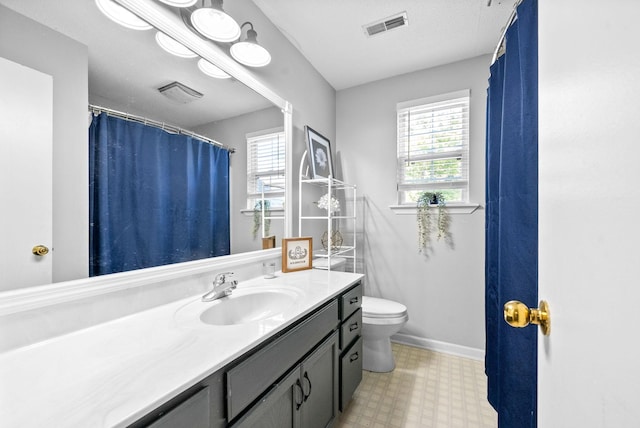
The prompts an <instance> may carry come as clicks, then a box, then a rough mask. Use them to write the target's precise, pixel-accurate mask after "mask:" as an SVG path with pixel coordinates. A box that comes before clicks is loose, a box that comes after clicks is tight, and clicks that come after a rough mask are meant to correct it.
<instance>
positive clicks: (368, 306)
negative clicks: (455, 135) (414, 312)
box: [362, 296, 409, 325]
mask: <svg viewBox="0 0 640 428" xmlns="http://www.w3.org/2000/svg"><path fill="white" fill-rule="evenodd" d="M408 319H409V317H408V315H407V307H406V306H405V305H403V304H401V303H398V302H393V301H391V300H386V299H379V298H377V297H369V296H363V297H362V322H363V324H377V325H384V324H399V323H404V322H406V321H407V320H408Z"/></svg>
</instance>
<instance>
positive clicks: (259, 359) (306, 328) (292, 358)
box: [227, 300, 338, 421]
mask: <svg viewBox="0 0 640 428" xmlns="http://www.w3.org/2000/svg"><path fill="white" fill-rule="evenodd" d="M337 325H338V304H337V302H336V301H335V300H334V301H332V302H331V303H330V304H329V305H327V306H325V307H324V308H322V309H321V310H320V311H318V312H316V313H315V314H313V315H311V316H310V317H309V318H308V319H306V320H305V321H302V322H301V323H300V324H298V325H297V326H295V327H294V328H293V329H291V330H290V331H288V332H287V333H285V334H284V335H282V336H280V337H279V338H277V339H275V340H273V341H272V342H271V343H269V344H268V345H267V346H265V347H264V348H262V349H261V350H259V351H258V352H256V353H255V354H253V355H251V356H250V357H248V358H247V359H245V360H244V361H242V362H241V363H240V364H238V365H237V366H235V367H234V368H232V369H231V370H229V371H227V417H228V420H229V421H231V420H232V419H234V418H235V417H236V416H238V415H239V414H240V412H242V411H243V410H244V409H245V408H246V407H247V406H248V405H249V404H251V403H252V402H253V401H254V400H255V399H256V398H258V396H260V394H262V392H263V391H265V390H266V389H267V388H268V387H270V386H271V385H272V384H273V383H274V382H275V381H276V380H277V379H278V378H279V377H280V376H282V375H283V374H284V373H285V372H287V371H288V370H289V369H291V367H293V366H294V365H295V364H296V363H297V362H298V361H299V360H300V359H301V358H302V357H303V356H304V355H305V354H306V353H307V352H309V350H311V349H313V347H315V346H316V345H317V344H318V343H319V342H320V341H321V340H322V339H323V338H324V337H325V336H327V335H328V334H329V333H331V331H333V330H334V329H335V328H336V326H337Z"/></svg>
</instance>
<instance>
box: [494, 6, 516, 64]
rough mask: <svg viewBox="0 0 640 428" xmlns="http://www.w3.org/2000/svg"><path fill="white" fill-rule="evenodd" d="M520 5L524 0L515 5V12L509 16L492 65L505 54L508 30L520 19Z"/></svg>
mask: <svg viewBox="0 0 640 428" xmlns="http://www.w3.org/2000/svg"><path fill="white" fill-rule="evenodd" d="M520 3H522V0H518V1H517V2H516V3H515V4H514V5H513V11H512V12H511V15H509V19H508V20H507V23H506V24H505V26H504V28H503V29H502V32H501V33H500V39H498V45H497V46H496V49H495V50H494V51H493V57H492V58H491V65H493V63H494V62H496V60H497V59H498V58H499V57H500V56H501V55H502V54H503V53H504V38H505V36H506V35H507V30H508V29H509V27H511V24H513V21H515V20H516V18H517V17H518V6H519V5H520ZM489 5H491V2H489V4H488V5H487V6H489Z"/></svg>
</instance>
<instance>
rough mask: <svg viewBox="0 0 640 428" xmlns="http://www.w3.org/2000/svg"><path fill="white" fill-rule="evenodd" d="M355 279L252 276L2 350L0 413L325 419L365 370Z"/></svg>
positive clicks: (73, 420) (263, 421) (240, 420)
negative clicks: (223, 290) (226, 290)
mask: <svg viewBox="0 0 640 428" xmlns="http://www.w3.org/2000/svg"><path fill="white" fill-rule="evenodd" d="M361 280H362V275H359V274H353V273H345V272H328V271H323V270H308V271H303V272H296V273H290V274H279V275H278V277H277V278H275V279H271V280H265V279H262V278H255V279H252V280H248V281H241V282H240V284H239V285H238V287H237V289H236V290H234V292H233V293H232V295H231V296H229V297H228V298H227V297H225V298H223V299H221V300H218V301H214V302H209V303H204V302H201V301H200V295H198V296H191V297H189V298H187V299H182V300H178V301H175V302H171V303H169V304H165V305H162V306H160V307H157V308H152V309H149V310H147V311H143V312H140V313H137V314H134V315H130V316H128V317H124V318H121V319H117V320H114V321H112V322H108V323H104V324H100V325H96V326H94V327H91V328H88V329H84V330H80V331H77V332H74V333H72V334H68V335H64V336H61V337H58V338H52V339H51V340H48V341H45V342H43V343H36V344H34V345H32V346H28V347H24V348H18V349H15V350H13V351H10V352H6V353H4V354H0V377H1V378H2V380H3V382H4V384H3V387H2V393H1V397H0V414H1V415H2V418H3V424H4V423H5V422H6V423H8V424H7V426H23V427H27V426H56V427H64V426H69V427H71V426H74V427H77V426H104V427H112V426H118V427H124V426H132V427H147V426H148V427H176V426H188V427H227V426H229V427H252V426H260V427H278V428H279V427H286V426H297V427H326V426H328V425H331V423H332V422H333V421H334V420H335V418H336V417H337V415H338V414H339V411H340V410H341V409H342V408H344V406H345V405H346V403H348V401H349V399H350V398H351V396H352V394H353V392H354V390H355V388H356V387H357V385H358V384H359V382H360V380H361V376H362V364H361V362H362V358H361V354H362V351H361V349H362V345H361V338H360V334H359V333H360V328H361V322H360V318H359V317H360V309H359V308H360V304H361V302H362V283H361ZM234 301H235V302H237V304H236V303H234ZM259 302H263V303H264V305H263V307H261V306H260V304H259ZM283 302H284V303H283ZM234 305H235V306H234ZM226 308H232V309H231V310H227V309H226ZM269 308H271V309H269ZM261 309H264V311H262V312H261ZM227 312H228V313H227ZM231 312H233V313H231ZM212 313H213V314H214V315H215V316H211V314H212ZM221 314H222V315H224V316H222V315H221ZM34 409H37V411H34Z"/></svg>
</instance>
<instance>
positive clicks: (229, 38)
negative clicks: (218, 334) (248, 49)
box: [191, 0, 242, 42]
mask: <svg viewBox="0 0 640 428" xmlns="http://www.w3.org/2000/svg"><path fill="white" fill-rule="evenodd" d="M205 1H206V0H203V1H202V6H203V7H201V8H199V9H196V10H195V11H194V12H193V13H192V14H191V23H192V24H193V26H194V27H195V29H196V30H198V32H199V33H201V34H202V35H203V36H205V37H207V38H209V39H211V40H214V41H216V42H234V41H236V40H238V38H239V37H240V35H241V34H242V33H241V29H240V26H239V25H238V23H237V22H236V21H235V20H234V19H233V18H232V17H231V16H229V15H227V14H226V13H225V12H224V11H223V10H222V0H210V1H209V4H210V6H209V7H206V6H204V3H205Z"/></svg>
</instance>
